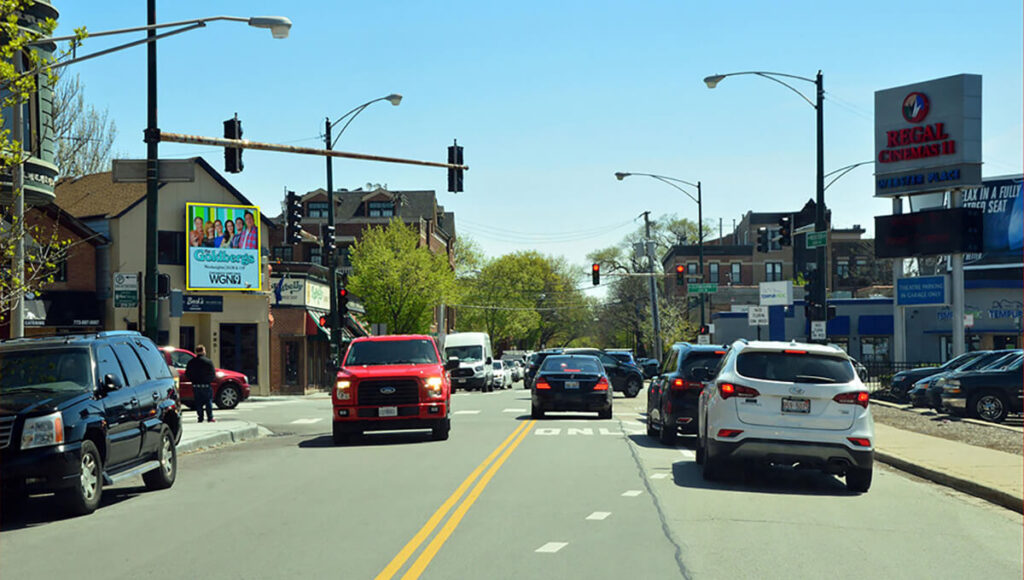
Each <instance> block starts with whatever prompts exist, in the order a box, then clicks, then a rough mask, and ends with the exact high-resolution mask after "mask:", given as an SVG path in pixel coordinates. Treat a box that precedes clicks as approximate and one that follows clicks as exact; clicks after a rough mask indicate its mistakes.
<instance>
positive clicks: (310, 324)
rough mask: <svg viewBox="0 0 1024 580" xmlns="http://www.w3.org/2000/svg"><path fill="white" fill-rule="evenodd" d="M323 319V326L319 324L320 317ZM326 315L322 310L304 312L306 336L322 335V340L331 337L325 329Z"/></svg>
mask: <svg viewBox="0 0 1024 580" xmlns="http://www.w3.org/2000/svg"><path fill="white" fill-rule="evenodd" d="M321 316H323V317H324V324H320V317H321ZM326 317H327V313H326V312H324V311H322V310H306V336H317V335H321V334H322V335H323V337H324V338H330V337H331V330H330V329H329V328H327V324H326V323H327V318H326Z"/></svg>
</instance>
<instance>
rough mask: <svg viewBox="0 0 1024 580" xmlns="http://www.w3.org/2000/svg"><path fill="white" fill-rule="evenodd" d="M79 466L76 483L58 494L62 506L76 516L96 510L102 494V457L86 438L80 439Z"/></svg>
mask: <svg viewBox="0 0 1024 580" xmlns="http://www.w3.org/2000/svg"><path fill="white" fill-rule="evenodd" d="M80 468H81V473H80V475H79V478H78V482H77V485H75V486H73V487H71V488H69V489H65V490H62V491H61V492H60V494H59V498H60V501H61V503H63V504H64V508H65V509H66V510H67V511H68V513H70V514H72V515H76V516H84V515H86V514H91V513H92V512H94V511H96V508H98V507H99V505H100V498H101V497H102V496H103V459H102V458H101V457H100V452H99V451H98V450H97V449H96V445H95V444H94V443H93V442H92V441H90V440H88V439H86V440H84V441H82V452H81V465H80Z"/></svg>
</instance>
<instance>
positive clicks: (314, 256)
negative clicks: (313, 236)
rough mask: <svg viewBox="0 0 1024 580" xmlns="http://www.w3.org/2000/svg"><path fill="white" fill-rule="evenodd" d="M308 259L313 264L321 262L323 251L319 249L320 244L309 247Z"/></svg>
mask: <svg viewBox="0 0 1024 580" xmlns="http://www.w3.org/2000/svg"><path fill="white" fill-rule="evenodd" d="M309 261H310V262H313V263H314V264H321V265H322V264H323V252H322V251H321V248H320V246H310V247H309Z"/></svg>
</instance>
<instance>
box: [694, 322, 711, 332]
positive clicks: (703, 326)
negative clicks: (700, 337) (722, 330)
mask: <svg viewBox="0 0 1024 580" xmlns="http://www.w3.org/2000/svg"><path fill="white" fill-rule="evenodd" d="M697 334H711V327H710V326H708V325H707V324H701V325H700V328H698V329H697Z"/></svg>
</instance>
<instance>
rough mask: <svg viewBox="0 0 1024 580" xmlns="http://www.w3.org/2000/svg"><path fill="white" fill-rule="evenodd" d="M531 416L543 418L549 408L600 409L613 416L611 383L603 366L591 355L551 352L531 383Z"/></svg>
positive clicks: (602, 414)
mask: <svg viewBox="0 0 1024 580" xmlns="http://www.w3.org/2000/svg"><path fill="white" fill-rule="evenodd" d="M530 398H531V399H532V405H531V407H532V409H531V413H530V416H531V417H533V418H534V419H542V418H543V417H544V413H545V412H547V411H597V414H598V417H600V418H601V419H611V418H612V387H611V383H610V381H609V380H608V376H607V375H606V374H605V373H604V366H603V365H602V364H601V361H600V360H598V359H597V357H594V356H591V355H557V354H556V355H549V356H548V357H547V358H545V359H544V362H543V363H542V364H541V366H540V368H539V369H538V370H537V374H536V376H534V378H533V384H532V386H531V387H530Z"/></svg>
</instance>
